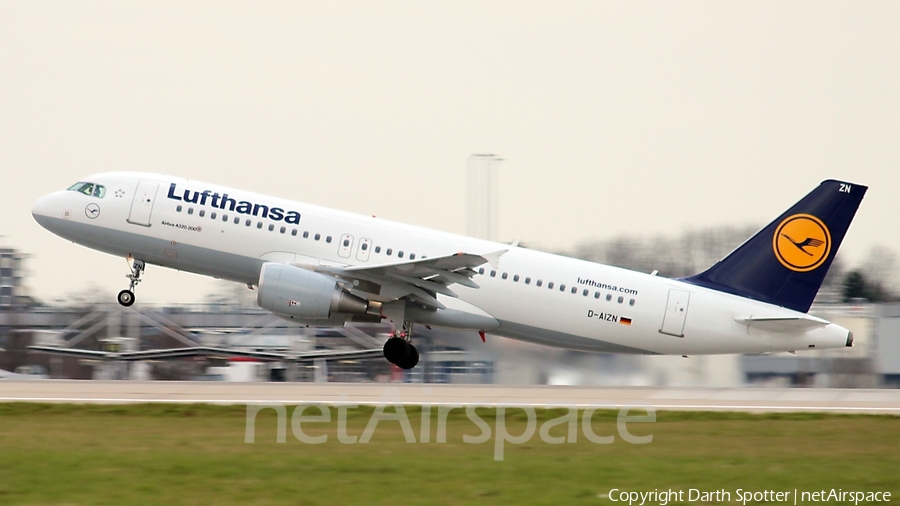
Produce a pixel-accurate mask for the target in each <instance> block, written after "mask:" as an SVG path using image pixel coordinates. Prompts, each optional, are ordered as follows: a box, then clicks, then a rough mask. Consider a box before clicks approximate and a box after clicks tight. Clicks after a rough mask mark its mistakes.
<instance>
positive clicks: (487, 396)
mask: <svg viewBox="0 0 900 506" xmlns="http://www.w3.org/2000/svg"><path fill="white" fill-rule="evenodd" d="M0 402H61V403H97V404H130V403H146V402H153V403H160V402H168V403H210V404H249V403H280V404H286V405H296V404H302V403H324V404H330V405H335V404H361V405H374V404H379V403H399V404H404V405H422V404H429V405H432V406H437V405H458V406H466V405H470V404H474V405H478V406H534V407H544V406H547V407H552V406H575V407H579V408H584V407H601V408H618V407H622V406H642V407H653V408H654V409H657V410H677V411H746V412H759V413H762V412H831V413H870V414H892V415H900V390H863V389H814V388H657V387H571V386H501V385H437V384H402V383H226V382H205V381H201V382H192V381H146V382H143V381H77V380H26V381H20V380H2V381H0Z"/></svg>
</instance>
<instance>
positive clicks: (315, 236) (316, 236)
mask: <svg viewBox="0 0 900 506" xmlns="http://www.w3.org/2000/svg"><path fill="white" fill-rule="evenodd" d="M321 238H322V236H321V235H319V234H316V235H314V236H313V239H315V240H316V241H318V240H319V239H321Z"/></svg>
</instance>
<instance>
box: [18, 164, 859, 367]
mask: <svg viewBox="0 0 900 506" xmlns="http://www.w3.org/2000/svg"><path fill="white" fill-rule="evenodd" d="M85 181H90V182H92V183H95V184H98V185H103V186H104V187H105V195H104V196H103V197H102V198H101V197H97V196H88V195H85V194H83V193H80V192H77V191H61V192H56V193H52V194H50V195H47V196H45V197H43V198H42V199H40V200H39V201H38V202H36V203H35V205H34V208H33V214H34V216H35V219H36V220H37V221H38V222H39V223H40V224H41V225H42V226H44V227H45V228H47V229H48V230H50V231H52V232H54V233H55V234H57V235H59V236H61V237H63V238H65V239H68V240H71V241H73V242H75V243H78V244H82V245H84V246H87V247H89V248H93V249H97V250H100V251H103V252H106V253H110V254H112V255H117V256H123V257H132V258H136V259H141V260H143V261H145V262H147V263H150V264H156V265H161V266H166V267H170V268H174V269H179V270H185V271H190V272H194V273H198V274H203V275H208V276H214V277H217V278H222V279H228V280H232V281H236V282H240V283H245V284H249V285H256V284H257V283H258V280H259V274H260V268H261V267H262V265H263V263H265V262H283V263H289V264H294V265H298V266H301V267H302V266H310V267H316V266H355V265H378V264H387V263H392V264H393V263H397V262H402V261H405V260H412V259H414V258H415V259H421V258H423V257H438V256H442V255H448V254H453V253H457V252H466V253H472V254H478V255H483V254H485V255H486V254H489V253H492V252H496V251H498V250H504V249H505V250H508V251H506V252H505V253H504V254H502V255H501V256H500V258H499V262H498V263H497V265H496V266H491V265H489V264H485V265H483V266H481V267H480V268H478V272H479V274H478V275H476V276H475V277H474V278H473V281H475V283H477V285H478V288H468V287H465V286H460V285H454V287H453V291H454V292H455V293H456V294H457V295H458V296H459V301H462V302H461V303H460V302H457V301H454V300H451V299H450V298H449V297H446V296H442V295H441V296H439V299H440V300H441V302H444V303H446V304H447V306H448V307H451V308H452V307H454V305H453V304H457V305H458V306H460V307H463V309H464V310H465V309H466V308H468V310H475V311H479V312H483V313H486V314H487V315H490V316H491V317H493V318H495V319H496V320H497V321H499V322H500V326H499V328H495V329H489V331H490V332H492V333H495V334H499V335H504V336H508V337H512V338H516V339H521V340H526V341H532V342H537V343H543V344H547V345H552V346H560V347H566V348H572V349H581V350H594V351H607V352H619V353H647V354H676V355H692V354H719V353H759V352H777V351H799V350H806V349H809V348H816V349H820V348H837V347H844V346H846V345H848V337H849V333H848V331H847V330H846V329H844V328H841V327H839V326H837V325H834V324H824V325H821V326H817V327H815V328H812V329H811V330H808V331H805V332H804V331H783V330H782V331H771V330H766V329H763V328H758V327H756V326H753V325H747V324H746V323H744V322H739V321H737V320H739V319H746V318H749V317H772V318H792V317H797V316H799V315H802V313H797V312H796V311H792V310H789V309H785V308H782V307H778V306H773V305H771V304H766V303H762V302H758V301H754V300H750V299H746V298H742V297H738V296H735V295H730V294H726V293H722V292H718V291H715V290H710V289H707V288H703V287H699V286H695V285H692V284H689V283H685V282H682V281H678V280H674V279H667V278H661V277H656V276H652V275H649V274H643V273H638V272H633V271H629V270H625V269H620V268H616V267H610V266H606V265H602V264H596V263H591V262H586V261H582V260H576V259H572V258H567V257H563V256H559V255H552V254H548V253H542V252H539V251H534V250H530V249H525V248H519V247H511V246H509V245H505V244H500V243H493V242H489V241H483V240H478V239H473V238H470V237H465V236H459V235H455V234H449V233H445V232H439V231H435V230H431V229H427V228H423V227H415V226H410V225H404V224H399V223H395V222H390V221H386V220H382V219H378V218H374V217H367V216H361V215H356V214H351V213H347V212H342V211H337V210H333V209H327V208H323V207H318V206H313V205H309V204H303V203H300V202H294V201H289V200H285V199H280V198H276V197H271V196H266V195H260V194H254V193H250V192H245V191H241V190H237V189H233V188H225V187H221V186H216V185H212V184H208V183H201V182H195V181H190V180H185V179H181V178H175V177H170V176H163V175H157V174H138V173H106V174H99V175H95V176H92V177H90V178H88V179H86V180H85ZM225 195H227V196H228V197H227V198H228V200H225ZM186 199H187V201H186ZM189 200H196V202H190V201H189ZM232 200H233V203H232ZM232 206H233V207H234V210H232ZM254 209H255V210H256V215H254V214H253V211H254ZM275 209H278V211H280V212H277V211H275ZM263 214H267V216H265V217H263ZM235 220H237V223H236V222H235ZM413 256H414V257H413ZM482 269H483V270H482ZM551 286H552V288H551ZM473 307H474V308H473ZM475 308H477V309H475Z"/></svg>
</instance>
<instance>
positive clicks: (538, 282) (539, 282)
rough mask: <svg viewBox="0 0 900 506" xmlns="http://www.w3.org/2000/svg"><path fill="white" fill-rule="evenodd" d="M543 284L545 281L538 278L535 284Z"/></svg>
mask: <svg viewBox="0 0 900 506" xmlns="http://www.w3.org/2000/svg"><path fill="white" fill-rule="evenodd" d="M543 284H544V282H543V281H541V280H540V279H539V280H537V283H535V285H537V286H541V285H543Z"/></svg>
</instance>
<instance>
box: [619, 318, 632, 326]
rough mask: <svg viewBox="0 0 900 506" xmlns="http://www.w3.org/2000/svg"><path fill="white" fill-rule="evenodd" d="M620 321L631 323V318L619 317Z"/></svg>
mask: <svg viewBox="0 0 900 506" xmlns="http://www.w3.org/2000/svg"><path fill="white" fill-rule="evenodd" d="M619 323H621V324H622V325H631V318H625V317H624V316H623V317H621V318H619Z"/></svg>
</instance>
